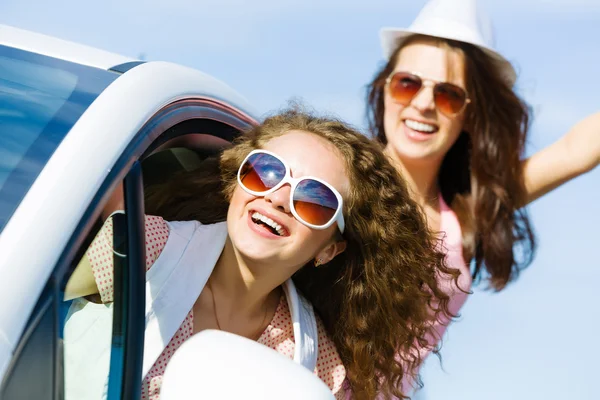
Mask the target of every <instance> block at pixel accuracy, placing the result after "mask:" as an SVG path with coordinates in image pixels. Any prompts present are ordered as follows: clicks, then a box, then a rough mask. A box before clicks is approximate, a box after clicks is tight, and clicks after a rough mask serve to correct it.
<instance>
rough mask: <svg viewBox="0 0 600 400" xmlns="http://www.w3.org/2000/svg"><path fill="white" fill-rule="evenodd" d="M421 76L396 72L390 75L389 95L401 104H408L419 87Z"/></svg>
mask: <svg viewBox="0 0 600 400" xmlns="http://www.w3.org/2000/svg"><path fill="white" fill-rule="evenodd" d="M421 85H422V82H421V78H419V77H418V76H416V75H412V74H407V73H405V72H398V73H395V74H394V75H392V78H391V79H390V82H389V86H388V90H389V91H390V96H392V98H393V99H394V100H395V101H397V102H398V103H400V104H402V105H405V106H406V105H408V104H409V103H410V102H411V100H412V99H413V97H415V95H416V94H417V93H418V92H419V90H420V89H421Z"/></svg>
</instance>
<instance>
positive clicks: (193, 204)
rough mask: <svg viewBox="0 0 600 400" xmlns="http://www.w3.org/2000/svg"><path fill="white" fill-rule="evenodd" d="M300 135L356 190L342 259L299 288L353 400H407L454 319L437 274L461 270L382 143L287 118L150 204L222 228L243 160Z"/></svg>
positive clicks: (314, 120) (347, 204) (308, 276)
mask: <svg viewBox="0 0 600 400" xmlns="http://www.w3.org/2000/svg"><path fill="white" fill-rule="evenodd" d="M294 130H295V131H304V132H309V133H312V134H314V135H317V136H319V137H321V138H324V139H325V140H327V141H328V142H330V143H332V144H333V145H334V146H335V148H336V149H337V150H338V151H339V153H340V154H341V155H342V159H343V160H344V162H345V169H346V171H347V174H348V177H349V180H350V186H351V189H350V191H349V194H348V198H347V199H344V210H343V213H344V218H345V220H346V229H345V231H344V234H343V238H344V240H346V241H347V243H348V245H347V248H346V250H345V251H344V252H343V253H341V254H340V255H338V256H337V257H335V258H334V259H333V260H332V261H330V262H329V263H328V264H325V265H324V266H320V267H319V268H315V267H314V266H313V265H312V263H309V264H307V265H306V266H304V267H303V268H302V269H301V270H300V271H298V272H297V273H296V274H295V275H294V276H293V280H294V282H295V283H296V285H297V286H298V288H299V290H300V291H301V292H302V293H303V295H304V296H305V297H306V298H307V299H308V300H309V301H310V302H311V303H312V304H313V306H314V308H315V310H316V311H317V313H318V314H319V316H320V317H321V319H322V320H323V323H324V326H325V329H326V330H327V332H328V334H329V335H330V337H331V338H332V340H333V341H334V343H335V345H336V347H337V350H338V352H339V355H340V357H341V359H342V362H343V363H344V366H345V367H346V371H347V378H348V380H349V382H350V385H351V388H352V391H353V396H354V397H355V398H357V399H373V398H375V396H376V395H377V394H378V393H381V394H383V395H384V396H385V397H386V398H388V397H390V396H396V397H400V398H405V397H406V396H405V395H404V394H403V393H402V392H401V385H400V382H401V380H402V378H403V377H404V376H405V375H411V376H412V377H415V378H417V381H418V382H419V383H420V380H419V379H418V377H417V370H418V368H417V367H418V365H419V364H420V363H421V361H422V360H421V355H420V352H419V351H417V347H419V348H431V347H432V346H433V345H431V344H430V343H429V342H428V339H427V334H428V333H429V332H430V330H429V327H430V326H431V324H432V322H433V321H434V320H435V319H439V318H449V317H450V318H451V317H452V316H451V314H450V312H449V311H448V301H449V298H448V295H447V294H446V293H445V292H444V291H443V290H442V289H441V288H440V287H439V286H438V279H437V278H438V277H439V276H438V274H439V273H445V274H448V275H450V276H452V277H453V278H454V279H457V278H458V271H456V270H452V269H449V268H447V267H446V265H445V261H444V254H443V253H441V252H440V251H438V246H439V244H438V240H437V238H436V237H435V236H434V235H433V234H432V233H431V232H430V231H429V229H428V227H427V223H426V220H425V218H424V216H423V214H422V212H421V210H420V208H419V206H418V205H417V204H416V202H415V201H413V200H412V199H411V197H410V196H409V192H408V188H407V186H406V184H405V183H404V181H403V180H402V179H401V177H400V176H399V174H398V173H397V172H396V170H395V169H394V168H393V167H392V165H391V164H390V162H389V161H388V159H387V157H386V156H385V155H384V154H383V152H382V150H381V148H380V146H379V145H378V144H377V143H375V142H373V141H371V140H369V139H368V138H367V137H366V136H364V135H362V134H360V133H358V132H357V131H355V130H354V129H352V128H350V127H349V126H348V125H346V124H344V123H343V122H341V121H338V120H335V119H331V118H324V117H318V116H314V115H311V114H308V113H306V112H300V111H298V110H296V109H292V110H288V111H285V112H282V113H280V114H277V115H275V116H272V117H270V118H267V119H266V120H265V121H264V122H263V123H262V124H261V125H260V126H257V127H255V128H254V129H252V130H251V131H250V132H247V133H246V134H245V135H242V136H241V137H240V138H239V139H238V140H237V141H236V142H235V145H234V146H233V147H232V148H230V149H227V150H225V151H224V152H223V154H222V155H221V157H220V162H219V163H218V164H217V163H216V162H214V161H213V160H209V161H208V162H207V164H206V165H205V167H204V168H203V169H202V171H196V172H192V173H185V175H184V176H180V177H179V178H178V179H174V180H172V181H171V182H170V183H169V184H168V187H167V188H164V189H163V190H161V191H160V192H162V193H163V195H162V196H158V197H156V196H155V195H153V196H152V197H153V198H149V199H148V203H149V204H151V205H150V208H148V211H150V212H151V213H154V214H158V215H162V216H163V217H167V218H172V219H179V220H185V219H196V220H199V221H201V222H203V223H210V222H216V221H223V220H225V217H226V214H227V199H229V198H230V197H231V194H232V192H233V190H234V188H235V185H237V180H236V174H237V170H238V168H239V165H240V163H241V162H242V161H243V159H244V158H245V156H246V155H247V154H248V153H249V152H250V151H252V150H254V149H258V148H261V147H263V146H264V144H265V143H266V142H268V141H269V140H271V139H273V138H275V137H278V136H281V135H284V134H285V133H286V132H289V131H294ZM217 167H219V168H220V177H219V175H218V173H217V170H216V168H217ZM219 189H220V190H219ZM165 193H166V194H168V195H164V194H165ZM223 195H224V196H223ZM338 234H339V233H338ZM432 310H433V311H432ZM433 350H434V351H437V348H436V349H433Z"/></svg>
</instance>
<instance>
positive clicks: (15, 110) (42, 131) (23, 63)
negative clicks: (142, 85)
mask: <svg viewBox="0 0 600 400" xmlns="http://www.w3.org/2000/svg"><path fill="white" fill-rule="evenodd" d="M117 77H118V74H117V73H114V72H108V71H104V70H100V69H96V68H92V67H87V66H83V65H79V64H74V63H70V62H67V61H63V60H58V59H55V58H51V57H46V56H42V55H40V54H34V53H30V52H27V51H23V50H18V49H14V48H11V47H7V46H0V132H2V134H1V135H0V232H2V229H3V228H4V225H5V224H6V223H7V221H8V220H9V219H10V217H11V215H12V214H13V212H14V210H15V209H16V207H17V206H18V204H19V202H20V201H21V199H22V198H23V196H24V195H25V193H27V190H29V187H30V186H31V185H32V184H33V182H34V180H35V179H36V177H37V176H38V175H39V173H40V172H41V170H42V168H44V165H45V164H46V162H47V161H48V159H49V158H50V156H51V155H52V153H53V152H54V151H55V150H56V148H57V147H58V145H59V144H60V143H61V141H62V140H63V139H64V137H65V135H66V134H67V133H68V132H69V130H70V129H71V127H72V126H73V124H75V122H76V121H77V120H78V119H79V117H80V116H81V115H82V114H83V112H84V111H85V110H86V109H87V107H88V106H89V105H90V104H91V103H92V102H93V101H94V99H95V98H96V97H97V96H98V95H99V94H100V93H101V92H102V91H103V90H104V88H106V87H107V86H108V85H109V84H110V83H111V82H112V81H113V80H114V79H116V78H117Z"/></svg>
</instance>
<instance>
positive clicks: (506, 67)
mask: <svg viewBox="0 0 600 400" xmlns="http://www.w3.org/2000/svg"><path fill="white" fill-rule="evenodd" d="M414 34H421V35H428V36H434V37H439V38H444V39H452V40H457V41H460V42H465V43H470V44H472V45H475V46H477V47H479V48H480V49H481V50H483V51H484V52H485V53H486V54H487V55H488V56H490V57H491V58H492V59H493V60H494V61H495V62H496V65H497V68H498V69H499V70H500V71H501V73H502V75H503V76H504V78H505V80H506V82H507V83H509V84H510V86H512V85H513V84H514V83H515V81H516V79H517V74H516V72H515V69H514V68H513V66H512V65H511V64H510V62H509V61H508V60H507V59H506V58H504V57H503V56H502V55H501V54H500V53H498V52H497V51H496V50H494V46H495V43H494V33H493V27H492V21H491V20H490V18H489V17H488V16H487V14H485V13H484V12H483V10H482V9H481V8H480V7H479V6H478V4H477V0H431V1H429V2H428V3H427V4H426V5H425V7H423V9H422V10H421V12H420V13H419V15H417V18H415V20H414V21H413V23H412V24H411V25H410V26H409V27H408V28H406V29H404V28H382V29H381V31H380V37H381V46H382V47H383V52H384V55H385V57H386V59H389V58H390V57H391V55H392V53H393V52H394V50H396V49H397V48H398V46H399V45H400V44H401V43H402V42H403V41H404V40H406V39H407V38H408V37H409V36H412V35H414Z"/></svg>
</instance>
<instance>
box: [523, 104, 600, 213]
mask: <svg viewBox="0 0 600 400" xmlns="http://www.w3.org/2000/svg"><path fill="white" fill-rule="evenodd" d="M598 164H600V112H598V113H595V114H592V115H590V116H588V117H587V118H585V119H583V120H582V121H580V122H578V123H577V124H576V125H575V126H573V128H571V130H570V131H569V132H568V133H567V134H566V135H565V136H563V137H562V138H560V139H559V140H558V141H557V142H556V143H554V144H552V145H550V146H548V147H546V148H545V149H543V150H541V151H539V152H537V153H536V154H534V155H533V156H531V157H530V158H528V159H527V160H525V161H523V174H524V178H525V190H526V193H527V198H526V203H531V202H532V201H534V200H536V199H537V198H539V197H542V196H543V195H545V194H546V193H548V192H550V191H551V190H554V189H556V188H557V187H558V186H560V185H562V184H563V183H565V182H567V181H569V180H571V179H573V178H575V177H577V176H579V175H581V174H583V173H585V172H589V171H591V170H592V169H594V168H595V167H596V166H597V165H598Z"/></svg>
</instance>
